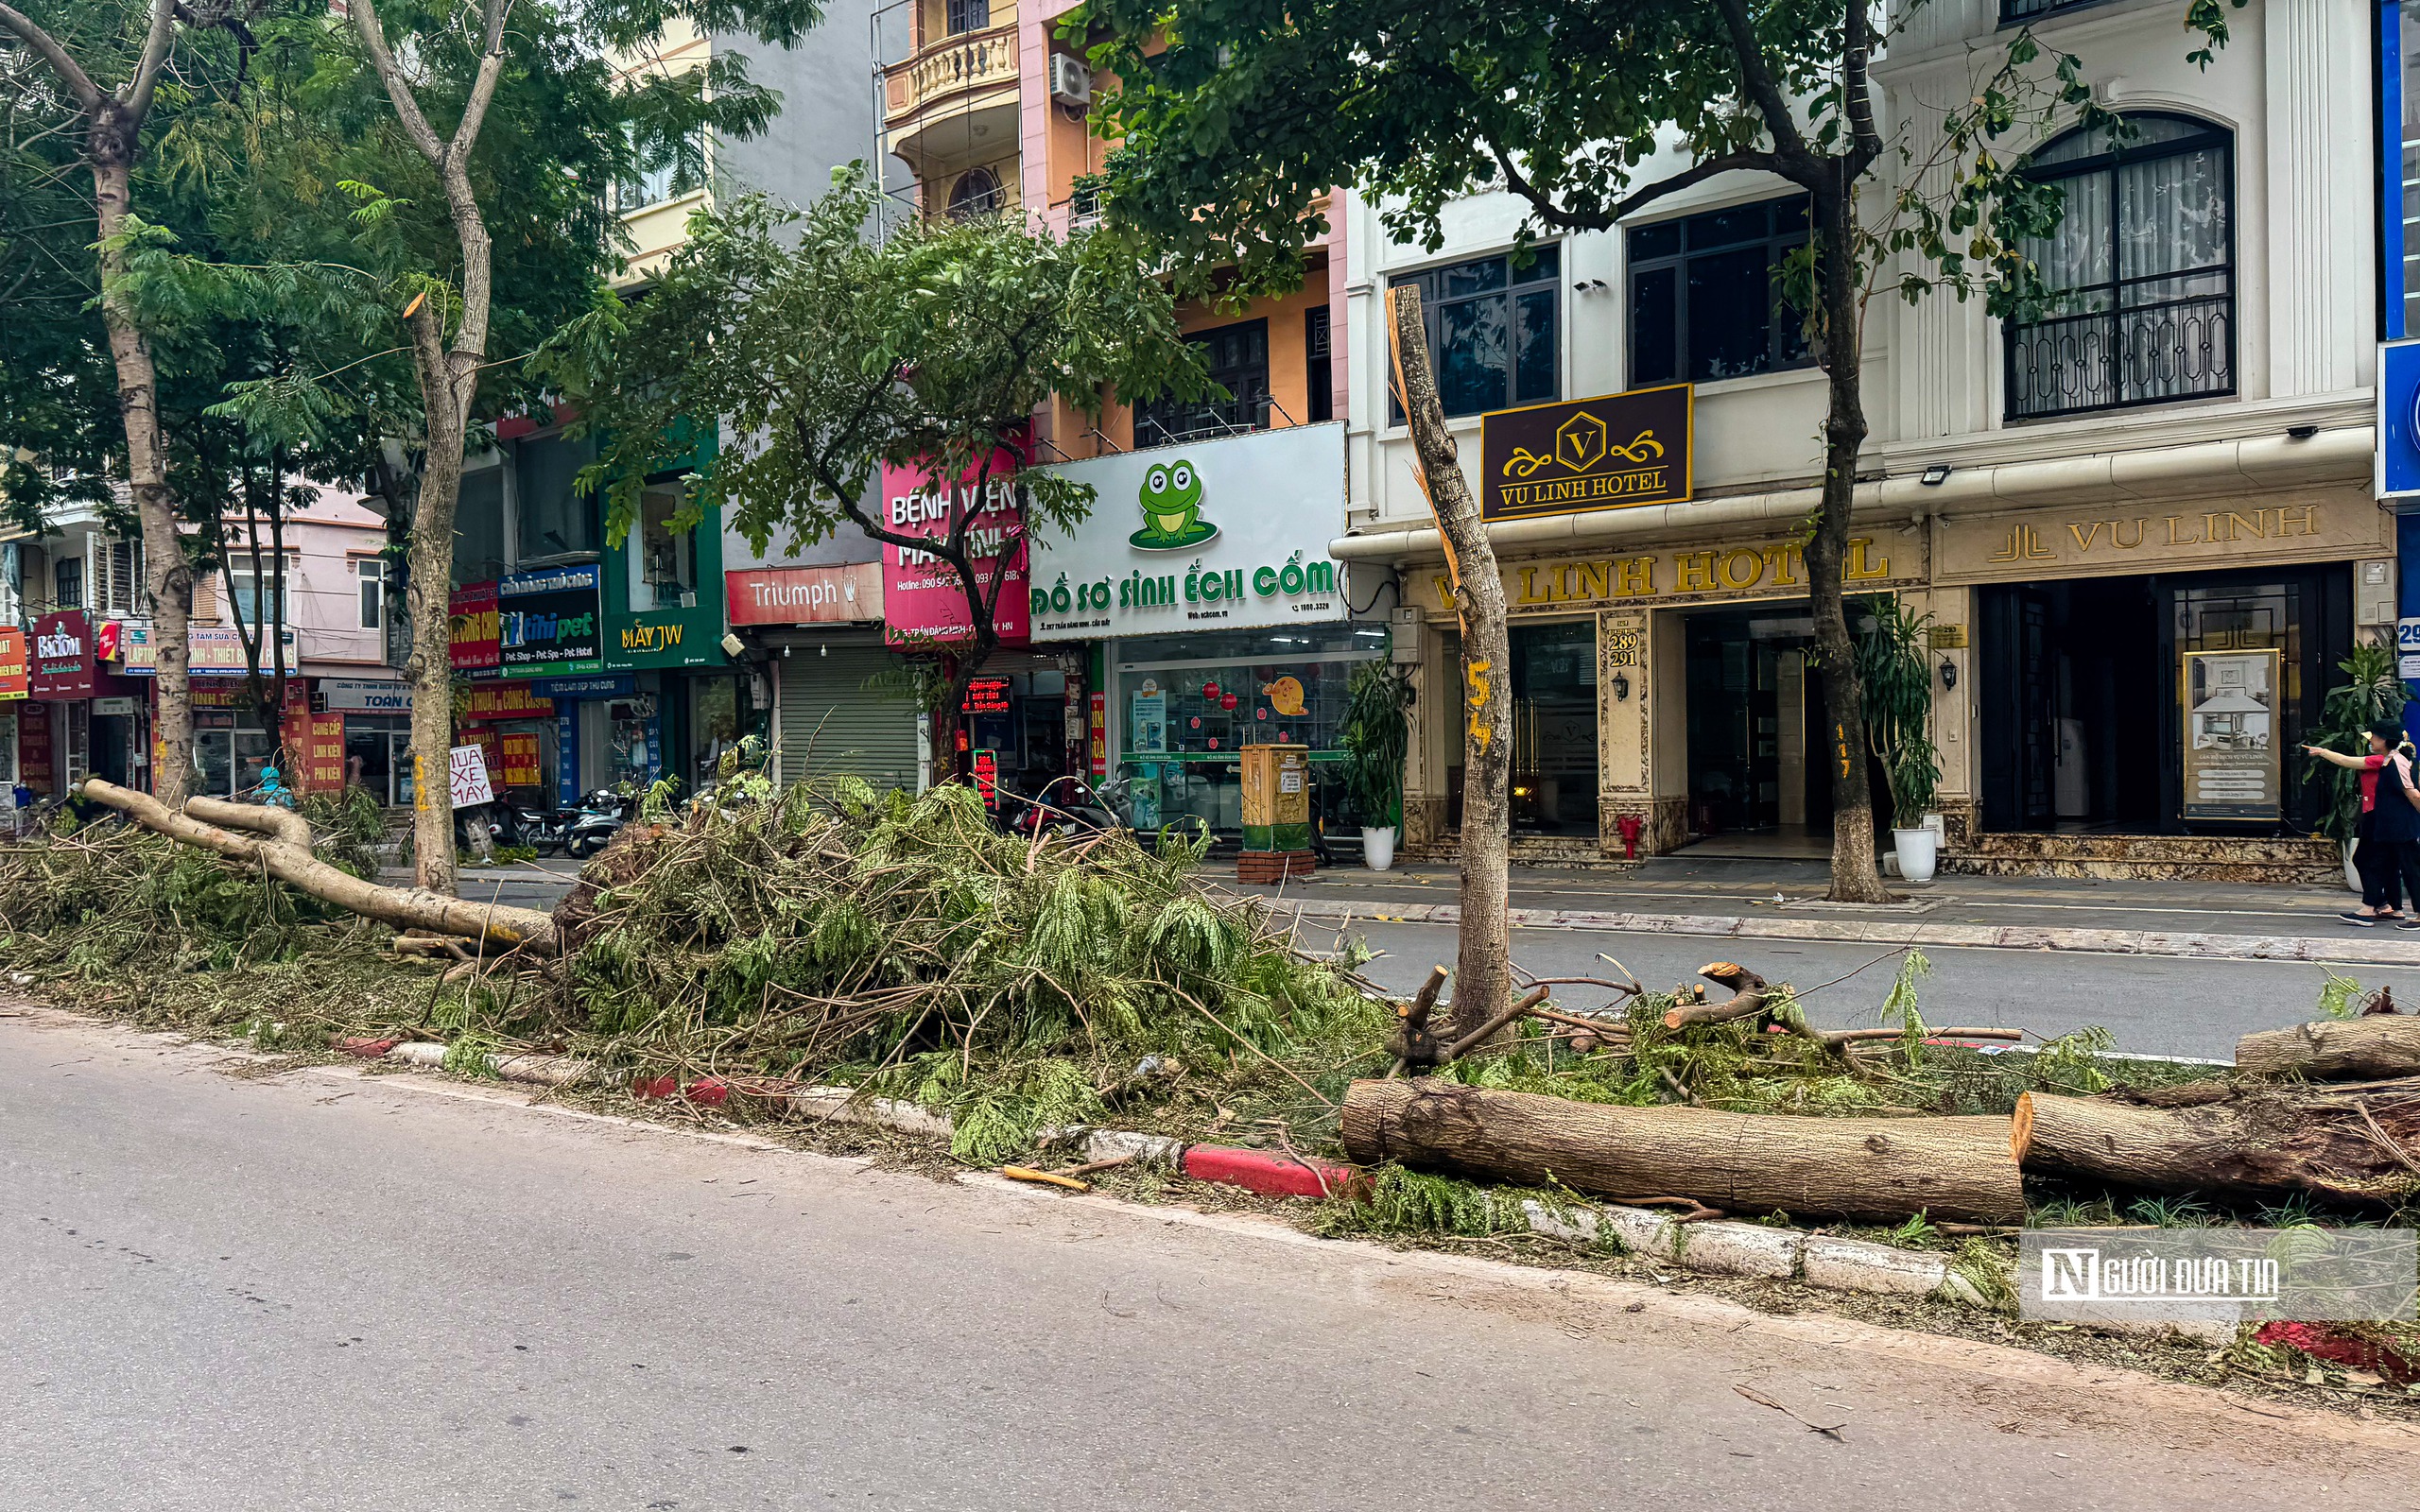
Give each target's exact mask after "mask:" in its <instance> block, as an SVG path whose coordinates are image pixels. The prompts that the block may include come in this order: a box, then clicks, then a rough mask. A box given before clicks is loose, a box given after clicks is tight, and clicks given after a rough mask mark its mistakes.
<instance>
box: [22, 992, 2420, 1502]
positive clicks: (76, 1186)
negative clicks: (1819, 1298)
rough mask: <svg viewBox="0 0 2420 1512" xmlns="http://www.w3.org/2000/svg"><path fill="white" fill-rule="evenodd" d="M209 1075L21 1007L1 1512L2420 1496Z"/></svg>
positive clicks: (1889, 1367) (458, 1096)
mask: <svg viewBox="0 0 2420 1512" xmlns="http://www.w3.org/2000/svg"><path fill="white" fill-rule="evenodd" d="M215 1059H216V1054H215V1053H214V1052H211V1051H208V1050H206V1049H201V1048H198V1047H169V1046H166V1045H164V1043H163V1042H162V1041H159V1040H146V1039H138V1038H136V1037H133V1036H131V1035H129V1034H126V1033H124V1032H123V1031H119V1030H115V1029H112V1028H105V1027H100V1026H95V1025H92V1024H89V1023H84V1022H62V1021H61V1020H59V1019H57V1018H55V1017H52V1016H49V1015H46V1014H32V1015H16V1016H11V1017H6V1018H0V1320H5V1329H6V1335H5V1346H6V1347H5V1349H0V1485H5V1486H6V1487H7V1489H6V1491H5V1492H0V1502H5V1503H6V1504H8V1505H10V1506H21V1507H27V1508H44V1509H49V1508H60V1509H75V1512H104V1509H114V1508H127V1509H138V1508H139V1509H141V1512H186V1509H193V1512H216V1509H226V1512H284V1509H288V1508H295V1509H299V1508H311V1509H314V1512H318V1509H324V1508H344V1509H355V1508H359V1509H373V1512H375V1509H389V1508H393V1509H412V1512H426V1509H434V1508H444V1509H447V1512H457V1509H480V1508H512V1509H516V1512H527V1509H529V1508H534V1507H541V1506H547V1507H551V1506H566V1507H597V1508H616V1509H619V1508H634V1509H635V1508H645V1509H650V1512H654V1509H671V1508H682V1509H707V1508H717V1509H721V1508H747V1507H774V1508H827V1507H839V1506H861V1507H881V1508H947V1509H950V1512H960V1509H965V1508H972V1507H980V1508H984V1509H986V1512H992V1509H1017V1508H1029V1507H1030V1508H1049V1509H1052V1512H1067V1509H1081V1508H1105V1509H1106V1508H1116V1509H1125V1508H1134V1507H1142V1506H1149V1507H1151V1508H1154V1509H1167V1512H1181V1509H1196V1508H1201V1509H1208V1508H1253V1509H1267V1508H1272V1507H1283V1508H1300V1509H1328V1508H1347V1507H1351V1508H1362V1507H1368V1508H1388V1509H1400V1508H1411V1507H1418V1508H1422V1509H1424V1512H1426V1509H1431V1508H1444V1509H1451V1508H1462V1507H1469V1508H1481V1507H1484V1508H1491V1509H1493V1508H1503V1507H1511V1506H1541V1507H1544V1506H1554V1507H1570V1506H1596V1505H1631V1506H1656V1507H1667V1508H1675V1509H1683V1512H1689V1509H1709V1512H1710V1509H1717V1508H1722V1509H1729V1508H1736V1507H1741V1506H1788V1507H1790V1508H1792V1509H1793V1512H1823V1509H1828V1508H1842V1509H1851V1508H1854V1509H1857V1512H1888V1509H1892V1508H1898V1507H1910V1508H1923V1509H1925V1512H1942V1509H1945V1508H1949V1509H1962V1508H2011V1509H2017V1508H2022V1509H2026V1512H2039V1509H2041V1508H2045V1507H2058V1508H2062V1509H2075V1508H2126V1509H2133V1508H2154V1507H2157V1508H2172V1507H2177V1506H2187V1505H2229V1506H2276V1505H2299V1506H2309V1505H2313V1504H2318V1505H2322V1506H2325V1505H2327V1504H2330V1503H2333V1502H2336V1501H2339V1500H2342V1501H2344V1502H2346V1503H2352V1502H2355V1501H2358V1502H2359V1503H2360V1504H2363V1505H2370V1504H2376V1505H2390V1504H2408V1503H2410V1502H2411V1500H2412V1492H2413V1488H2414V1486H2420V1435H2411V1434H2409V1433H2407V1432H2405V1431H2403V1430H2395V1429H2390V1428H2387V1427H2385V1426H2383V1425H2377V1424H2363V1423H2359V1422H2354V1421H2351V1420H2348V1419H2338V1418H2320V1417H2317V1416H2315V1415H2306V1414H2300V1413H2287V1414H2279V1413H2278V1412H2277V1411H2276V1409H2273V1408H2262V1409H2259V1410H2258V1411H2255V1410H2253V1409H2248V1408H2242V1407H2237V1406H2233V1405H2230V1404H2229V1403H2228V1400H2227V1399H2223V1398H2221V1397H2219V1396H2217V1395H2216V1394H2213V1393H2208V1392H2204V1391H2200V1390H2196V1389H2191V1388H2185V1387H2176V1386H2168V1385H2162V1384H2159V1383H2152V1382H2149V1381H2147V1380H2144V1379H2142V1378H2139V1377H2134V1376H2131V1375H2129V1374H2127V1373H2125V1372H2122V1371H2117V1370H2112V1369H2108V1368H2076V1367H2071V1366H2066V1365H2064V1364H2061V1363H2059V1362H2055V1361H2050V1360H2048V1359H2046V1358H2044V1357H2041V1356H2036V1355H2029V1354H2022V1353H2019V1352H2017V1351H2014V1350H2007V1349H1997V1348H1995V1347H1991V1346H1982V1345H1974V1344H1966V1343H1961V1342H1958V1341H1951V1340H1944V1339H1938V1338H1933V1337H1930V1336H1927V1335H1922V1334H1914V1333H1901V1332H1891V1331H1887V1330H1881V1329H1876V1328H1870V1327H1867V1326H1865V1325H1861V1324H1857V1323H1853V1322H1848V1321H1844V1320H1841V1319H1834V1318H1827V1317H1824V1316H1821V1315H1817V1314H1803V1315H1797V1316H1765V1315H1762V1314H1752V1313H1749V1312H1747V1311H1745V1310H1743V1309H1739V1308H1737V1307H1735V1306H1733V1305H1732V1304H1729V1303H1725V1302H1721V1301H1719V1300H1715V1299H1712V1298H1708V1297H1690V1296H1685V1295H1679V1294H1674V1293H1668V1292H1665V1291H1662V1290H1659V1289H1656V1288H1653V1287H1647V1286H1639V1285H1622V1284H1619V1283H1614V1282H1608V1281H1603V1280H1598V1279H1595V1278H1589V1277H1584V1276H1583V1277H1572V1276H1559V1275H1557V1274H1556V1273H1549V1272H1535V1271H1531V1272H1515V1271H1512V1270H1509V1269H1507V1268H1503V1267H1497V1266H1493V1265H1486V1264H1483V1263H1478V1262H1476V1261H1468V1260H1463V1259H1461V1258H1460V1257H1426V1256H1415V1255H1403V1256H1396V1255H1391V1254H1388V1253H1386V1252H1384V1251H1380V1250H1376V1249H1372V1248H1365V1247H1362V1246H1346V1245H1335V1244H1324V1243H1319V1242H1312V1241H1306V1240H1303V1239H1300V1238H1298V1237H1296V1236H1294V1235H1292V1234H1291V1233H1290V1231H1278V1230H1274V1229H1271V1227H1270V1226H1267V1225H1262V1224H1255V1223H1253V1222H1252V1221H1250V1220H1236V1219H1232V1218H1227V1219H1220V1218H1214V1217H1209V1216H1200V1215H1192V1214H1185V1213H1175V1214H1172V1213H1170V1212H1168V1211H1165V1210H1154V1209H1149V1208H1141V1207H1131V1206H1121V1205H1116V1204H1113V1203H1110V1202H1107V1201H1106V1200H1104V1199H1098V1198H1074V1199H1069V1198H1063V1197H1061V1196H1058V1195H1055V1194H1039V1193H1035V1192H1033V1191H1031V1190H1030V1189H1019V1190H1015V1191H1007V1190H1000V1189H997V1188H994V1187H979V1186H967V1185H952V1184H943V1183H937V1182H933V1181H929V1180H926V1179H925V1178H922V1177H909V1176H902V1175H892V1174H885V1173H882V1172H877V1171H873V1170H870V1169H866V1168H863V1167H861V1166H858V1165H856V1164H855V1163H854V1162H849V1161H841V1160H827V1159H821V1158H815V1157H806V1156H800V1155H796V1154H790V1153H786V1152H773V1151H767V1150H763V1149H761V1148H750V1147H748V1146H747V1145H746V1144H745V1142H741V1141H735V1140H727V1141H725V1142H721V1143H711V1142H709V1141H707V1140H705V1139H700V1138H699V1137H696V1136H693V1135H688V1134H683V1133H677V1132H667V1131H661V1130H656V1129H651V1128H647V1129H643V1128H636V1127H632V1126H630V1125H621V1124H618V1123H615V1122H610V1121H598V1120H592V1119H582V1118H579V1117H577V1116H576V1115H570V1114H565V1113H561V1112H548V1111H544V1110H538V1109H532V1108H526V1107H523V1106H521V1104H520V1102H519V1100H518V1099H517V1098H513V1097H510V1096H509V1095H507V1094H503V1093H492V1092H486V1091H474V1090H469V1089H458V1088H455V1087H452V1086H450V1085H448V1084H441V1083H433V1082H429V1081H424V1080H419V1079H416V1078H398V1077H388V1078H373V1077H366V1076H362V1075H361V1074H358V1073H356V1072H354V1071H352V1070H350V1069H321V1070H315V1071H304V1072H297V1073H290V1074H285V1075H284V1076H281V1077H277V1078H274V1079H239V1078H236V1077H232V1076H230V1075H227V1074H223V1072H222V1070H220V1069H214V1066H213V1062H214V1060H215ZM1634 1303H1635V1304H1637V1305H1638V1309H1639V1310H1638V1311H1636V1312H1632V1311H1629V1310H1628V1309H1629V1308H1630V1307H1631V1305H1632V1304H1634ZM1735 1385H1746V1386H1749V1387H1751V1388H1752V1389H1754V1390H1755V1391H1757V1392H1759V1393H1760V1394H1762V1395H1764V1396H1766V1397H1769V1398H1771V1399H1772V1400H1775V1401H1779V1402H1781V1403H1783V1404H1784V1405H1785V1406H1787V1407H1789V1408H1790V1409H1792V1410H1794V1411H1796V1412H1797V1413H1799V1414H1801V1415H1802V1416H1805V1417H1808V1418H1810V1419H1812V1420H1815V1421H1818V1422H1823V1423H1824V1424H1826V1425H1830V1424H1834V1423H1839V1424H1844V1425H1845V1426H1844V1427H1842V1428H1841V1438H1840V1441H1837V1442H1836V1441H1834V1440H1832V1439H1829V1438H1826V1437H1824V1436H1820V1435H1816V1434H1813V1433H1810V1432H1809V1431H1807V1429H1806V1428H1805V1427H1803V1426H1801V1424H1800V1423H1799V1422H1797V1421H1795V1420H1793V1419H1792V1418H1791V1417H1788V1416H1785V1415H1784V1414H1783V1413H1782V1412H1779V1411H1776V1410H1774V1409H1773V1408H1772V1407H1769V1406H1764V1405H1760V1404H1758V1403H1756V1402H1755V1401H1752V1400H1748V1399H1747V1398H1745V1397H1743V1396H1741V1395H1739V1394H1738V1393H1737V1392H1736V1391H1735V1390H1734V1389H1733V1388H1734V1386H1735ZM2397 1486H2400V1487H2402V1489H2401V1490H2399V1491H2398V1490H2396V1489H2395V1487H2397ZM2331 1491H2333V1492H2336V1493H2338V1494H2337V1495H2336V1496H2331V1495H2330V1494H2329V1493H2330V1492H2331Z"/></svg>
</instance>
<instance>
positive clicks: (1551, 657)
mask: <svg viewBox="0 0 2420 1512" xmlns="http://www.w3.org/2000/svg"><path fill="white" fill-rule="evenodd" d="M1511 639H1512V643H1513V644H1512V650H1513V676H1512V679H1511V681H1512V686H1511V688H1510V689H1509V690H1507V691H1508V695H1509V699H1510V705H1511V710H1512V715H1513V730H1512V736H1513V795H1512V796H1513V829H1514V830H1515V831H1516V832H1519V833H1529V834H1566V835H1593V834H1595V833H1597V623H1596V621H1594V620H1572V621H1565V622H1564V623H1561V624H1555V625H1515V626H1513V627H1512V630H1511ZM1445 654H1446V656H1447V658H1448V659H1449V661H1448V664H1449V665H1453V666H1456V667H1459V666H1460V665H1461V659H1462V640H1461V636H1460V635H1458V634H1455V633H1453V632H1451V631H1448V632H1447V634H1446V636H1445ZM1464 746H1465V742H1463V741H1457V742H1455V743H1454V749H1453V751H1452V753H1451V754H1450V755H1449V756H1448V757H1447V759H1446V766H1445V819H1446V823H1447V825H1448V826H1449V827H1451V828H1455V829H1460V828H1461V822H1462V751H1463V748H1464Z"/></svg>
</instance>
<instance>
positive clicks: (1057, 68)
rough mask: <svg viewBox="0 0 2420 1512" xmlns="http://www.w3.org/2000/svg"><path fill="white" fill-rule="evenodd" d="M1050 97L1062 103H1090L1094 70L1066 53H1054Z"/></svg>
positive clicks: (1091, 100)
mask: <svg viewBox="0 0 2420 1512" xmlns="http://www.w3.org/2000/svg"><path fill="white" fill-rule="evenodd" d="M1050 97H1051V98H1052V99H1054V100H1057V101H1058V102H1059V103H1060V104H1062V105H1090V104H1091V103H1092V102H1093V71H1092V70H1091V69H1089V68H1086V67H1085V66H1084V65H1083V64H1082V63H1080V62H1078V61H1077V60H1075V59H1074V58H1072V57H1069V56H1068V55H1067V54H1065V53H1052V54H1051V55H1050Z"/></svg>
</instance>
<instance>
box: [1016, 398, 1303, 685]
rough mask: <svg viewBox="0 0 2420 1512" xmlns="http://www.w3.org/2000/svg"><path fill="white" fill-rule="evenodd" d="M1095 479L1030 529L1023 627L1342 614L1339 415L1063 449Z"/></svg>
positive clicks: (1159, 627)
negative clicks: (1201, 435) (1204, 437)
mask: <svg viewBox="0 0 2420 1512" xmlns="http://www.w3.org/2000/svg"><path fill="white" fill-rule="evenodd" d="M1048 471H1051V472H1060V473H1063V474H1064V475H1066V476H1068V477H1071V478H1080V479H1081V480H1083V481H1084V482H1086V483H1089V484H1091V485H1092V487H1093V507H1092V513H1091V514H1090V515H1089V516H1087V517H1086V518H1085V520H1084V522H1083V523H1082V524H1080V525H1078V526H1076V528H1075V530H1074V531H1073V532H1072V533H1071V534H1069V535H1064V536H1062V535H1054V534H1046V533H1041V532H1037V533H1036V535H1035V537H1034V539H1033V542H1032V546H1033V550H1032V555H1031V558H1030V559H1031V561H1032V564H1033V572H1032V588H1031V593H1030V594H1029V599H1030V603H1031V608H1032V612H1033V639H1035V640H1037V641H1070V640H1095V639H1101V638H1106V637H1110V636H1126V635H1158V634H1164V633H1166V632H1168V631H1171V630H1185V629H1251V628H1258V627H1268V626H1273V625H1300V624H1305V623H1306V622H1311V621H1318V620H1340V619H1342V618H1344V617H1345V610H1344V583H1343V576H1344V575H1343V570H1342V569H1341V568H1340V567H1339V566H1338V565H1337V564H1336V562H1335V561H1334V560H1333V559H1331V558H1329V556H1328V554H1327V546H1328V542H1329V541H1333V540H1335V539H1336V538H1337V537H1339V536H1340V535H1342V534H1343V533H1344V427H1343V426H1342V425H1341V424H1325V425H1297V426H1292V427H1289V428H1288V429H1285V430H1273V431H1261V432H1257V433H1254V434H1253V435H1250V436H1233V437H1225V438H1220V439H1218V440H1209V441H1188V442H1184V443H1182V444H1180V445H1176V446H1162V447H1155V448H1153V449H1151V450H1150V451H1147V452H1126V453H1121V454H1119V455H1115V456H1103V457H1096V458H1094V459H1093V460H1091V461H1086V462H1069V463H1064V464H1062V465H1061V466H1059V467H1055V468H1052V469H1049V470H1048Z"/></svg>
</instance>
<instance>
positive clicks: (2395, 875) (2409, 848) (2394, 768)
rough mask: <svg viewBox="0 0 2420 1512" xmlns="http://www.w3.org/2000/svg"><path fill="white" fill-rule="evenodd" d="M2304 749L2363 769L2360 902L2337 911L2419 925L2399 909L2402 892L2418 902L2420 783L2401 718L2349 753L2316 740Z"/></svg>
mask: <svg viewBox="0 0 2420 1512" xmlns="http://www.w3.org/2000/svg"><path fill="white" fill-rule="evenodd" d="M2303 749H2304V750H2305V751H2306V752H2308V754H2310V755H2313V756H2316V757H2318V758H2319V759H2321V760H2322V761H2325V762H2332V763H2334V764H2335V765H2338V766H2342V767H2345V768H2347V769H2349V770H2351V771H2354V772H2358V773H2359V774H2360V786H2361V812H2360V816H2359V818H2358V819H2357V820H2356V821H2355V823H2354V827H2353V834H2354V845H2353V869H2354V870H2355V871H2356V872H2358V873H2359V875H2360V878H2361V906H2360V907H2359V909H2356V910H2354V911H2352V912H2350V913H2343V914H2339V915H2337V916H2336V917H2338V918H2339V919H2343V920H2344V921H2345V922H2346V923H2348V924H2358V925H2359V926H2360V927H2361V928H2363V929H2370V928H2374V927H2376V926H2377V924H2379V923H2380V922H2383V921H2390V920H2391V921H2393V922H2394V923H2395V924H2396V925H2398V926H2400V927H2403V928H2407V929H2409V928H2420V920H2414V919H2405V918H2404V917H2403V916H2402V915H2401V914H2400V913H2399V912H2397V904H2398V903H2399V902H2400V901H2401V895H2402V894H2403V893H2407V892H2408V893H2410V894H2411V900H2412V902H2413V905H2414V906H2415V907H2420V789H2415V788H2414V787H2413V786H2412V770H2411V762H2412V755H2413V751H2412V747H2411V742H2410V741H2409V740H2408V739H2406V738H2405V737H2404V733H2403V727H2402V725H2401V724H2400V723H2398V722H2396V721H2394V720H2391V719H2382V720H2380V721H2378V722H2377V724H2375V725H2373V726H2371V727H2370V751H2369V754H2368V755H2366V756H2347V755H2344V754H2343V753H2342V752H2341V751H2332V750H2328V749H2325V748H2324V747H2318V746H2305V747H2303Z"/></svg>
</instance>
